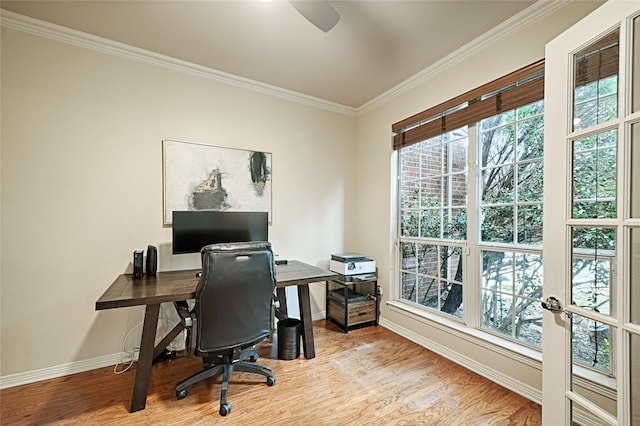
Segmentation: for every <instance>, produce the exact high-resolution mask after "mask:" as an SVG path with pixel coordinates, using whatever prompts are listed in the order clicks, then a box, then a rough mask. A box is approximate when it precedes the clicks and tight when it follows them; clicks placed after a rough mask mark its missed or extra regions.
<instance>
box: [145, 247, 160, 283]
mask: <svg viewBox="0 0 640 426" xmlns="http://www.w3.org/2000/svg"><path fill="white" fill-rule="evenodd" d="M157 271H158V249H157V248H155V247H154V246H147V276H149V277H155V276H156V272H157Z"/></svg>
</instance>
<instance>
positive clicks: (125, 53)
mask: <svg viewBox="0 0 640 426" xmlns="http://www.w3.org/2000/svg"><path fill="white" fill-rule="evenodd" d="M569 2H570V0H558V1H556V0H550V1H546V0H541V1H537V2H535V3H534V4H533V5H531V6H529V7H528V8H526V9H525V10H523V11H521V12H519V13H518V14H516V15H514V16H513V17H511V18H510V19H508V20H506V21H504V22H503V23H501V24H500V25H498V26H496V27H494V28H492V29H491V30H489V31H487V32H486V33H484V34H482V35H481V36H479V37H477V38H476V39H475V40H473V41H472V42H470V43H467V44H466V45H464V46H462V47H460V48H459V49H457V50H455V51H454V52H452V53H450V54H449V55H447V56H445V57H443V58H442V59H440V60H439V61H437V62H436V63H434V64H433V65H431V66H429V67H427V68H425V69H424V70H422V71H420V72H418V73H417V74H414V75H413V76H412V77H409V78H408V79H406V80H405V81H403V82H401V83H399V84H398V85H396V86H394V87H392V88H391V89H389V90H387V91H386V92H384V93H382V94H380V95H379V96H377V97H375V98H374V99H372V100H370V101H369V102H366V103H365V104H363V105H361V106H360V107H357V108H353V107H348V106H345V105H341V104H338V103H335V102H330V101H327V100H324V99H320V98H317V97H314V96H309V95H305V94H302V93H299V92H295V91H292V90H287V89H283V88H280V87H277V86H272V85H270V84H266V83H261V82H259V81H256V80H251V79H248V78H244V77H240V76H237V75H234V74H230V73H226V72H223V71H219V70H216V69H213V68H208V67H205V66H202V65H197V64H194V63H192V62H188V61H183V60H180V59H176V58H172V57H170V56H166V55H162V54H159V53H155V52H151V51H149V50H145V49H140V48H137V47H134V46H130V45H128V44H124V43H120V42H116V41H113V40H109V39H106V38H104V37H99V36H94V35H91V34H87V33H84V32H82V31H77V30H73V29H70V28H67V27H63V26H61V25H57V24H52V23H50V22H45V21H41V20H39V19H35V18H31V17H28V16H24V15H21V14H18V13H15V12H10V11H7V10H0V24H1V25H2V26H6V27H8V28H13V29H16V30H19V31H23V32H26V33H30V34H34V35H37V36H40V37H45V38H49V39H52V40H56V41H60V42H63V43H67V44H71V45H75V46H80V47H84V48H87V49H91V50H95V51H98V52H101V53H106V54H110V55H115V56H120V57H123V58H127V59H130V60H134V61H138V62H144V63H148V64H152V65H156V66H160V67H164V68H168V69H172V70H175V71H180V72H185V73H189V74H194V75H197V76H200V77H203V78H207V79H210V80H215V81H217V82H221V83H224V84H229V85H232V86H236V87H241V88H244V89H249V90H253V91H256V92H258V93H262V94H265V95H268V96H272V97H275V98H279V99H284V100H287V101H291V102H296V103H299V104H302V105H306V106H310V107H313V108H319V109H324V110H327V111H331V112H336V113H339V114H345V115H349V116H359V115H363V114H366V113H368V112H370V111H372V110H374V109H375V108H378V107H380V106H381V105H383V104H385V103H387V102H389V101H391V100H392V99H394V98H396V97H397V96H400V95H401V94H403V93H405V92H407V91H409V90H411V89H413V88H415V87H416V86H419V85H421V84H423V83H424V82H425V81H427V80H429V79H430V78H433V77H434V76H435V75H437V74H440V73H442V72H444V71H446V70H447V69H450V68H452V67H454V66H455V65H457V64H459V63H461V62H463V61H465V60H467V59H469V58H470V57H472V56H475V55H476V54H478V53H479V52H481V51H483V50H486V49H487V48H489V47H491V46H492V45H494V44H496V43H498V42H500V41H502V40H504V39H505V38H507V37H509V36H510V35H511V34H513V33H514V32H516V31H518V30H520V29H521V28H522V27H523V26H527V25H531V24H533V23H535V22H537V21H539V20H540V19H542V18H544V17H546V16H548V15H550V14H552V13H554V12H555V11H556V10H557V9H559V8H561V7H563V6H565V5H566V4H567V3H569Z"/></svg>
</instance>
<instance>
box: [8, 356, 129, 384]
mask: <svg viewBox="0 0 640 426" xmlns="http://www.w3.org/2000/svg"><path fill="white" fill-rule="evenodd" d="M123 355H124V354H122V353H117V354H111V355H104V356H101V357H97V358H91V359H87V360H83V361H75V362H70V363H67V364H62V365H55V366H53V367H46V368H41V369H38V370H32V371H27V372H24V373H16V374H9V375H7V376H0V389H5V388H11V387H14V386H20V385H26V384H29V383H34V382H39V381H42V380H48V379H55V378H57V377H63V376H68V375H70V374H76V373H82V372H84V371H89V370H95V369H96V368H102V367H108V366H110V365H115V364H117V363H119V362H121V360H122V357H123Z"/></svg>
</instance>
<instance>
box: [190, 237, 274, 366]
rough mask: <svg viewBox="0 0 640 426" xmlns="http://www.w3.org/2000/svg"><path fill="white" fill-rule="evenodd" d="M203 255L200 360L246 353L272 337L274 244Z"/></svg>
mask: <svg viewBox="0 0 640 426" xmlns="http://www.w3.org/2000/svg"><path fill="white" fill-rule="evenodd" d="M201 255H202V275H201V277H200V281H199V282H198V287H197V289H196V296H195V308H194V309H195V314H196V318H197V320H198V321H197V325H196V354H198V353H199V354H206V353H220V352H224V351H226V350H228V349H232V348H245V347H248V346H251V345H253V344H255V343H257V342H259V341H260V340H262V339H264V338H265V337H266V336H268V335H269V332H270V320H271V303H272V298H273V289H274V288H275V285H276V277H275V266H274V261H273V253H272V251H271V244H270V243H269V242H246V243H225V244H212V245H209V246H205V247H203V248H202V251H201Z"/></svg>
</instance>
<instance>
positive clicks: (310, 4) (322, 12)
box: [290, 0, 340, 33]
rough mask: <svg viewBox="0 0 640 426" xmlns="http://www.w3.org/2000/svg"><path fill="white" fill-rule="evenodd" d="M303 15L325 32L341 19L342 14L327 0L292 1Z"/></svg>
mask: <svg viewBox="0 0 640 426" xmlns="http://www.w3.org/2000/svg"><path fill="white" fill-rule="evenodd" d="M290 3H291V5H292V6H293V7H294V8H295V9H296V10H297V11H298V12H300V14H301V15H302V16H304V17H305V18H307V20H308V21H309V22H311V23H312V24H313V25H315V26H316V27H318V28H320V29H321V30H322V31H324V32H325V33H326V32H327V31H329V30H330V29H331V28H333V27H334V26H335V25H336V24H337V23H338V21H339V20H340V14H339V13H338V12H337V11H336V10H335V9H334V8H333V6H331V5H330V4H329V2H327V1H325V0H307V1H304V0H303V1H290Z"/></svg>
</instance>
